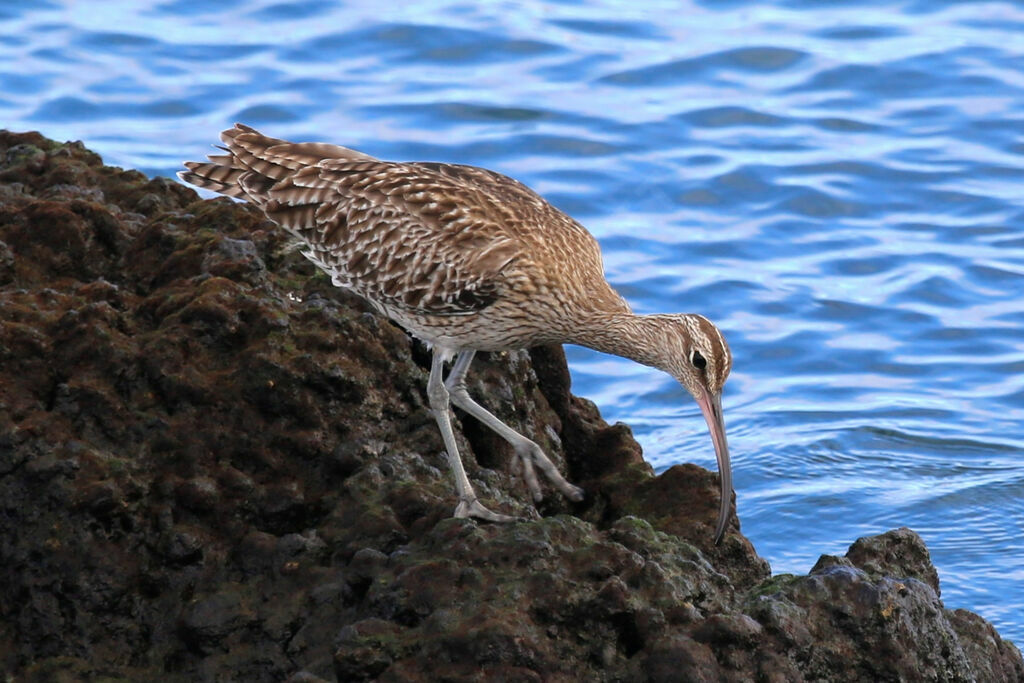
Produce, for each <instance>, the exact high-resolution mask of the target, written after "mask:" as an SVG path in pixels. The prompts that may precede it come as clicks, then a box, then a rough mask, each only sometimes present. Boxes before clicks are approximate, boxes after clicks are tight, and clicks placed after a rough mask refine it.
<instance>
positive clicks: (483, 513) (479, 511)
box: [455, 498, 523, 523]
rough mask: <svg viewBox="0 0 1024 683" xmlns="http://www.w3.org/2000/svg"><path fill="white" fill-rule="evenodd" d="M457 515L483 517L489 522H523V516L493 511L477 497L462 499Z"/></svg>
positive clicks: (456, 508) (456, 509) (460, 516)
mask: <svg viewBox="0 0 1024 683" xmlns="http://www.w3.org/2000/svg"><path fill="white" fill-rule="evenodd" d="M455 517H457V518H459V519H462V518H465V517H474V518H476V519H482V520H484V521H487V522H501V523H508V522H522V521H523V518H522V517H513V516H511V515H503V514H501V513H498V512H493V511H491V510H489V509H487V508H486V507H484V505H483V503H481V502H480V501H479V500H477V499H476V498H473V499H472V500H460V501H459V504H458V505H456V506H455Z"/></svg>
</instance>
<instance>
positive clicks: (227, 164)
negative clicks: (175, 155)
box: [178, 123, 374, 205]
mask: <svg viewBox="0 0 1024 683" xmlns="http://www.w3.org/2000/svg"><path fill="white" fill-rule="evenodd" d="M220 139H221V142H223V143H224V144H223V145H222V146H221V145H218V148H219V149H222V150H223V151H224V152H225V153H224V154H211V155H209V157H207V158H208V159H209V161H186V162H185V167H186V168H187V169H188V170H186V171H179V172H178V177H179V178H181V179H182V180H184V181H185V182H187V183H190V184H192V185H195V186H196V187H202V188H206V189H208V190H213V191H214V192H218V193H220V194H223V195H227V196H229V197H236V198H238V199H245V200H248V201H251V202H253V203H254V204H258V205H262V204H263V203H264V202H265V201H266V200H267V193H268V192H269V190H270V189H271V188H272V187H274V185H276V184H277V183H279V182H281V181H282V180H287V179H288V178H289V177H291V176H292V175H293V174H295V173H296V172H297V171H299V170H301V169H303V168H308V167H310V166H316V165H317V164H318V163H320V162H321V161H323V160H325V159H349V160H352V161H356V160H366V161H372V160H374V158H373V157H371V156H369V155H367V154H363V153H362V152H357V151H356V150H354V149H349V148H347V147H341V146H339V145H329V144H326V143H322V142H288V141H286V140H280V139H278V138H272V137H268V136H266V135H263V134H262V133H260V132H259V131H257V130H256V129H254V128H250V127H249V126H246V125H244V124H241V123H236V124H235V127H234V128H229V129H228V130H226V131H224V132H223V133H221V134H220Z"/></svg>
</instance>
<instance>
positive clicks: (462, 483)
mask: <svg viewBox="0 0 1024 683" xmlns="http://www.w3.org/2000/svg"><path fill="white" fill-rule="evenodd" d="M443 370H444V354H443V353H441V350H440V349H435V350H434V357H433V359H432V361H431V363H430V379H429V380H427V398H428V400H429V401H430V408H431V410H433V411H434V419H435V420H437V426H438V428H439V429H440V430H441V438H442V439H444V447H445V450H446V451H448V465H449V466H450V467H451V468H452V474H453V475H454V476H455V493H456V494H457V495H458V497H459V504H458V505H457V506H455V516H456V517H476V518H478V519H485V520H487V521H490V522H516V521H519V519H518V518H517V517H510V516H508V515H501V514H498V513H497V512H492V511H490V510H488V509H487V508H486V507H484V506H483V504H482V503H481V502H480V501H479V500H477V498H476V492H475V491H473V486H472V484H470V483H469V477H467V476H466V470H465V468H464V467H463V466H462V458H460V457H459V449H458V446H456V445H455V433H454V432H453V431H452V409H451V405H450V404H449V402H448V390H447V389H446V388H445V386H444V381H443V380H442V378H441V373H442V372H443Z"/></svg>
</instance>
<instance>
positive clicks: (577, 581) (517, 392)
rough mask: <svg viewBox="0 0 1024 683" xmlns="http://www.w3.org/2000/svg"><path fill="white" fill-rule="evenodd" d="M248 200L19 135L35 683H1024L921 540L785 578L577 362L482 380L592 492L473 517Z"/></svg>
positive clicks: (11, 260)
mask: <svg viewBox="0 0 1024 683" xmlns="http://www.w3.org/2000/svg"><path fill="white" fill-rule="evenodd" d="M288 241H289V240H288V238H287V236H286V235H285V234H284V233H283V232H282V231H281V230H279V229H276V228H275V227H274V226H272V225H271V224H269V223H268V222H267V221H265V220H264V219H263V218H262V217H261V216H260V215H259V214H258V213H257V212H255V211H254V210H253V209H252V208H251V207H248V206H245V205H240V204H238V203H234V202H231V201H228V200H224V199H219V200H213V201H203V200H200V199H199V198H198V197H197V196H196V195H195V193H194V192H192V191H191V190H189V189H188V188H185V187H183V186H181V185H179V184H177V183H174V182H171V181H168V180H165V179H159V178H158V179H148V178H146V177H145V176H143V175H142V174H140V173H137V172H134V171H124V170H121V169H116V168H110V167H107V166H104V165H103V164H102V162H101V160H100V159H99V157H98V156H96V155H95V154H93V153H92V152H89V151H88V150H87V149H85V148H84V147H83V146H82V145H80V144H78V143H67V144H60V143H57V142H53V141H51V140H47V139H46V138H44V137H42V136H41V135H38V134H36V133H28V134H21V135H19V134H13V133H7V132H0V520H2V521H0V560H2V561H0V585H2V586H3V587H4V598H5V599H4V600H3V601H2V602H0V669H2V670H3V671H4V672H5V673H7V675H8V677H9V678H11V679H13V680H27V681H35V680H39V681H43V680H47V681H48V680H83V679H94V678H105V679H109V680H118V679H122V680H162V681H213V680H246V681H281V680H292V681H319V680H342V681H360V680H365V681H369V680H383V681H398V680H402V681H416V680H423V681H433V680H467V681H468V680H488V681H491V680H499V681H500V680H509V681H577V680H593V681H613V680H651V681H662V680H664V681H673V680H693V681H723V680H725V681H746V680H766V681H780V682H781V681H799V680H842V681H859V680H863V681H869V680H870V681H874V680H908V681H909V680H934V681H969V680H979V681H981V680H984V681H1020V680H1024V664H1022V661H1021V657H1020V653H1019V651H1018V650H1017V649H1016V648H1015V647H1014V646H1013V645H1012V644H1011V643H1008V642H1006V641H1003V640H1002V639H1001V638H1000V637H999V635H998V633H996V631H995V630H994V629H993V628H992V627H991V625H989V624H988V623H986V622H985V621H984V620H982V619H981V618H980V617H977V616H976V615H973V614H970V613H969V612H964V611H961V610H956V611H949V610H947V609H945V607H944V605H943V604H942V602H941V600H940V598H939V593H938V589H939V583H938V577H937V574H936V572H935V569H934V567H933V566H932V565H931V563H930V560H929V558H928V554H927V549H926V548H925V547H924V544H923V543H922V542H921V540H920V538H919V537H917V536H916V535H915V534H914V533H913V532H911V531H909V530H907V529H899V530H896V531H893V532H889V533H887V534H882V535H881V536H875V537H869V538H866V539H860V540H859V541H857V543H855V544H854V545H853V546H852V547H851V548H850V551H849V553H847V555H846V557H842V558H838V557H823V558H822V560H821V561H819V563H818V564H817V565H816V566H815V568H814V569H813V570H812V571H811V573H810V574H809V575H807V576H802V577H798V576H777V577H771V576H770V568H769V567H768V565H767V563H766V562H765V561H764V560H763V559H762V558H760V557H758V556H757V554H756V552H755V551H754V548H753V547H752V546H751V544H750V542H749V541H748V540H747V539H746V538H744V537H743V536H742V534H741V533H739V529H738V526H737V522H736V521H735V520H734V521H733V527H732V528H731V529H730V532H729V533H728V535H727V537H726V539H725V541H724V542H723V544H722V545H721V546H719V547H716V546H713V545H712V544H711V526H710V525H711V524H713V522H714V520H715V516H716V512H717V505H718V502H717V483H716V481H717V480H716V477H715V475H714V474H712V473H710V472H707V471H706V470H703V469H701V468H698V467H695V466H692V465H684V466H679V467H673V468H671V469H669V470H668V471H667V472H665V473H663V474H661V475H660V476H657V477H656V476H654V474H653V472H652V471H651V468H650V467H649V466H648V465H647V463H645V462H644V460H643V458H642V455H641V452H640V448H639V446H638V445H637V444H636V442H635V441H634V440H633V439H632V436H631V434H630V431H629V428H628V427H626V426H624V425H616V426H609V425H607V424H606V423H605V422H604V421H603V420H602V419H601V417H600V415H599V414H598V412H597V410H596V408H595V407H594V406H593V404H591V403H590V402H588V401H586V400H584V399H580V398H577V397H574V396H572V395H571V394H570V393H569V374H568V370H567V368H566V364H565V357H564V354H563V353H562V350H561V348H558V347H543V348H538V349H532V350H531V351H530V352H529V353H526V352H515V353H505V354H491V355H490V356H489V357H488V356H487V355H486V354H482V357H481V358H480V360H479V362H478V364H477V365H475V366H474V372H473V373H471V376H470V382H471V390H472V391H473V392H474V393H475V394H476V395H478V396H479V397H480V399H481V401H482V402H483V403H484V404H486V405H488V406H490V407H491V408H492V409H493V410H494V411H495V412H496V413H497V414H498V415H499V416H500V417H501V418H502V419H503V420H506V421H508V422H509V423H510V424H511V425H512V426H514V427H516V428H517V429H519V430H521V431H523V432H524V433H526V434H527V435H529V436H530V437H531V438H533V439H535V440H536V441H537V442H538V443H540V444H541V445H542V447H544V449H545V450H546V451H547V452H548V453H549V454H550V455H551V456H552V458H553V460H554V461H555V462H556V464H557V465H558V466H559V467H560V468H561V469H563V470H564V471H567V472H568V474H569V478H570V479H572V480H573V481H576V482H578V483H580V484H581V485H583V486H584V487H585V488H586V490H587V498H586V499H585V500H584V501H583V502H582V503H579V504H573V503H570V502H568V501H566V500H565V499H564V498H562V497H560V496H558V495H549V496H547V498H546V499H545V500H544V501H543V502H542V503H540V505H539V506H537V507H535V506H534V505H533V503H532V501H531V500H530V496H529V493H528V492H527V490H526V488H525V486H524V485H523V483H522V481H521V480H520V479H519V478H518V477H517V475H516V472H515V471H514V466H513V463H514V458H513V457H512V455H513V454H512V451H511V448H510V447H509V446H508V444H507V443H505V442H504V441H502V440H501V439H499V438H497V437H495V435H494V434H492V433H491V432H490V431H488V430H486V429H483V428H482V427H481V426H480V425H479V424H477V423H476V422H475V421H474V420H472V419H470V418H468V417H465V416H461V417H460V419H461V425H460V428H459V429H458V430H457V432H458V439H459V442H460V447H461V448H462V449H463V454H464V459H465V461H466V466H467V469H468V471H469V474H470V477H471V478H472V479H473V481H474V484H475V485H476V486H477V488H478V491H479V492H480V493H481V495H482V497H483V498H484V499H485V502H486V504H488V505H489V506H491V507H492V508H493V509H497V510H501V511H502V512H506V513H509V514H516V515H520V516H523V517H527V518H529V519H530V521H524V522H520V523H515V524H508V525H487V524H481V523H477V522H474V521H468V520H456V519H452V518H451V513H452V511H453V509H454V505H455V501H454V497H453V491H452V486H451V483H450V475H449V473H448V468H447V463H446V458H445V456H444V452H443V445H442V442H441V439H440V435H439V434H438V431H437V428H436V425H435V424H434V421H433V418H432V416H431V414H430V411H429V409H428V407H427V401H426V397H425V386H426V377H427V368H428V364H429V354H428V353H427V352H426V350H425V349H424V348H423V347H422V345H420V344H418V343H415V342H413V341H411V340H410V339H409V338H408V336H407V335H406V334H405V333H404V332H403V331H402V330H400V329H399V328H397V327H396V326H394V325H393V324H391V323H390V322H388V321H387V320H384V319H382V318H380V317H378V316H376V315H375V314H373V313H372V312H371V311H370V310H369V309H368V308H367V306H366V305H365V304H363V303H362V302H361V301H360V300H359V299H357V298H355V297H353V296H352V295H350V294H348V293H346V292H344V291H342V290H339V289H338V288H336V287H333V286H332V285H331V284H330V282H329V281H328V279H327V278H326V277H325V276H323V275H322V274H320V273H318V272H317V271H316V270H315V269H314V268H313V267H312V266H311V265H310V264H308V263H307V262H306V261H305V260H304V259H302V257H301V256H300V255H298V254H297V253H296V252H295V251H294V250H292V249H290V248H289V245H288Z"/></svg>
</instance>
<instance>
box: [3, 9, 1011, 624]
mask: <svg viewBox="0 0 1024 683" xmlns="http://www.w3.org/2000/svg"><path fill="white" fill-rule="evenodd" d="M235 121H244V122H246V123H249V124H252V125H256V126H259V127H261V128H263V129H265V130H266V131H267V132H269V133H271V134H273V135H277V136H281V137H290V138H293V139H324V140H330V141H334V142H338V143H341V144H345V145H349V146H353V147H357V148H360V149H363V150H365V151H367V152H370V153H372V154H375V155H377V156H381V157H388V158H398V159H433V160H446V161H455V162H462V163H471V164H478V165H483V166H488V167H491V168H495V169H497V170H500V171H503V172H505V173H508V174H510V175H513V176H515V177H517V178H520V179H521V180H523V181H525V182H527V183H528V184H530V185H532V186H533V187H535V188H536V189H538V190H539V191H540V192H541V193H543V194H544V195H546V196H547V197H548V198H549V199H550V200H551V201H553V202H554V203H555V204H556V205H558V206H559V207H561V208H563V209H564V210H566V211H568V212H569V213H571V214H573V215H574V216H575V217H577V218H578V219H579V220H581V221H582V222H583V223H585V224H586V225H587V226H588V227H589V228H590V229H591V230H592V231H593V232H594V233H595V235H597V237H598V238H599V239H600V241H601V243H602V245H603V247H604V250H605V256H606V267H607V271H608V275H609V278H610V279H611V280H612V282H613V283H615V284H616V285H617V286H618V287H619V288H620V290H621V291H622V292H623V294H624V295H625V296H626V297H627V298H628V299H629V300H630V301H631V302H632V303H633V304H634V306H635V308H636V309H637V310H639V311H642V312H654V311H698V312H701V313H704V314H706V315H707V316H708V317H710V318H712V319H713V320H715V321H717V322H718V323H719V324H720V325H721V327H722V328H723V329H724V330H725V331H726V334H727V336H728V339H729V340H730V343H731V345H732V348H733V352H734V355H735V366H734V370H733V375H732V378H731V380H730V382H729V384H728V385H727V387H726V396H725V399H724V404H725V408H726V416H727V422H728V426H729V438H730V443H731V446H732V451H733V454H734V459H735V472H736V492H737V498H738V506H739V515H740V519H741V521H742V525H743V531H744V532H745V533H746V534H747V535H748V536H749V537H750V538H751V539H752V540H753V542H754V544H755V546H756V547H757V549H758V551H759V552H760V553H761V554H762V555H764V556H765V557H766V558H768V559H769V560H770V562H771V564H772V567H773V568H774V570H775V571H776V572H800V573H803V572H806V571H807V570H808V569H810V567H811V566H812V565H813V563H814V561H815V560H816V559H817V556H818V554H819V553H822V552H827V553H835V554H841V553H843V552H845V549H846V547H847V545H848V544H849V543H850V542H852V541H853V540H854V539H856V538H857V537H858V536H861V535H865V534H874V533H879V532H882V531H885V530H887V529H890V528H893V527H896V526H900V525H908V526H910V527H912V528H914V529H916V530H917V531H918V532H920V533H921V534H922V535H923V536H924V538H925V540H926V541H927V543H928V547H929V548H930V549H931V552H932V558H933V560H934V562H935V564H936V565H937V566H938V568H939V572H940V576H941V579H942V588H943V598H944V600H945V602H946V604H947V606H950V607H966V608H969V609H971V610H974V611H976V612H978V613H980V614H981V615H983V616H985V617H986V618H988V619H989V620H991V621H992V622H993V623H994V624H995V625H996V626H997V627H998V628H999V630H1000V631H1001V633H1002V634H1003V635H1004V636H1006V637H1009V638H1011V639H1014V640H1016V642H1017V643H1019V644H1024V540H1022V539H1024V457H1022V456H1024V6H1022V5H1021V4H1019V3H1017V4H1011V3H1000V2H992V3H988V2H952V1H943V0H917V1H913V2H897V3H893V2H887V3H881V2H870V3H868V2H858V3H852V2H851V3H846V2H795V1H790V2H787V1H784V0H777V1H776V2H772V3H769V2H750V3H747V2H740V1H735V0H734V1H731V2H710V1H708V2H698V3H693V4H689V5H686V4H684V3H680V2H678V1H672V2H668V1H662V2H646V3H625V2H623V3H600V4H599V3H596V2H586V1H565V2H558V1H550V2H524V3H513V2H490V3H477V2H458V1H454V2H448V3H422V5H421V6H419V7H416V6H409V3H386V2H365V1H362V2H354V3H345V6H344V7H343V8H342V7H340V6H339V3H334V2H328V1H327V0H320V1H317V0H314V1H307V2H298V3H274V2H266V1H263V0H245V1H241V0H221V1H220V2H217V3H197V2H191V1H188V0H173V1H170V2H155V3H150V2H142V1H141V0H139V1H136V2H128V1H121V2H111V1H105V2H102V3H98V2H74V1H73V0H65V1H64V2H57V1H53V0H51V1H47V0H35V1H34V2H32V1H29V2H27V1H26V0H21V1H20V2H17V3H15V2H6V3H3V5H0V126H5V127H8V128H12V129H15V130H28V129H37V130H40V131H42V132H43V133H45V134H46V135H48V136H51V137H55V138H60V139H81V140H83V141H84V142H85V143H86V144H88V145H89V146H90V147H91V148H93V149H95V150H97V151H99V152H101V153H102V154H103V156H104V157H105V159H106V161H107V162H108V163H113V164H117V165H121V166H127V167H134V168H139V169H141V170H143V171H145V172H147V173H149V174H159V175H167V176H170V175H172V173H173V172H174V171H175V170H177V169H178V168H179V165H180V162H181V161H182V160H183V159H195V158H197V157H199V156H200V155H202V154H204V153H206V152H207V151H208V150H209V145H210V144H211V143H212V142H213V141H214V140H215V139H216V134H217V132H218V131H220V130H221V129H222V128H225V127H227V126H228V125H230V124H231V123H233V122H235ZM569 353H570V360H571V364H572V368H573V376H574V382H575V389H576V391H577V393H580V394H582V395H585V396H588V397H591V398H593V399H594V400H596V401H597V403H598V404H599V405H600V406H601V408H602V410H603V412H604V415H605V416H606V417H607V418H608V419H610V420H613V421H614V420H622V421H625V422H628V423H629V424H631V425H632V426H633V428H634V430H635V431H636V433H637V436H638V437H639V440H640V441H641V442H642V443H643V445H644V449H645V453H646V456H647V458H648V459H649V460H650V461H651V462H652V463H654V464H655V466H656V467H658V468H665V467H667V466H669V465H671V464H673V463H676V462H683V461H692V462H697V463H699V464H702V465H705V466H708V467H712V468H713V467H714V456H713V453H712V450H711V444H710V439H709V438H708V436H707V434H706V430H705V428H704V425H703V421H702V420H701V418H700V416H699V412H698V411H697V409H696V407H695V406H694V404H693V402H692V400H691V399H690V398H689V397H688V396H687V395H686V394H685V392H684V391H683V390H682V389H681V388H680V387H679V386H677V385H676V384H674V383H673V382H672V381H671V380H669V379H668V378H667V377H665V376H663V375H661V374H659V373H657V372H656V371H653V370H648V369H646V368H643V367H639V366H637V365H634V364H631V363H630V362H628V361H624V360H620V359H617V358H610V357H604V356H600V355H598V354H595V353H592V352H590V351H587V350H584V349H570V351H569Z"/></svg>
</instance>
